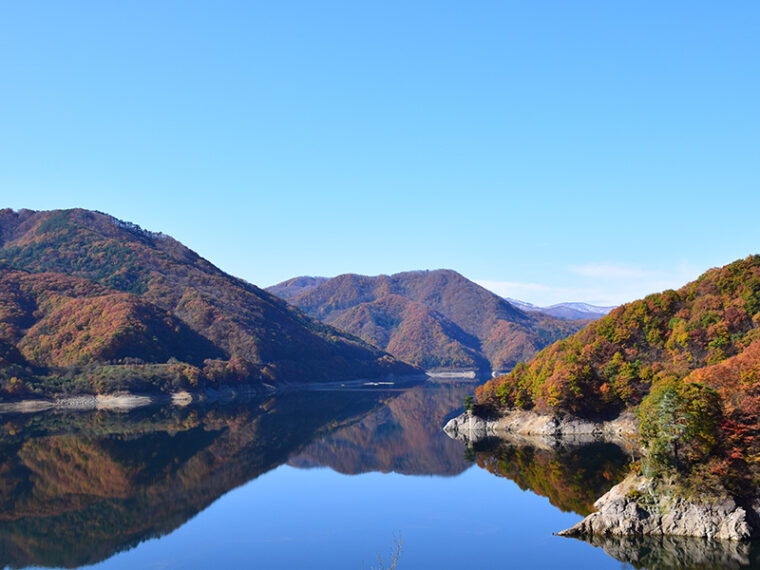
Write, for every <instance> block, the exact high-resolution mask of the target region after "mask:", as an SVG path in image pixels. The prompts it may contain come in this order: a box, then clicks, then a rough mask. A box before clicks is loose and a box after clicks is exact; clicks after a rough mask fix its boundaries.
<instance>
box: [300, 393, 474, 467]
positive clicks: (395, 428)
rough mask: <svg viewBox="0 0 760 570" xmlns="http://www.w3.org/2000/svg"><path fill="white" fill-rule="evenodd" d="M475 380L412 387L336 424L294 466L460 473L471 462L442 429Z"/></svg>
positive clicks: (460, 447) (304, 451) (458, 444)
mask: <svg viewBox="0 0 760 570" xmlns="http://www.w3.org/2000/svg"><path fill="white" fill-rule="evenodd" d="M472 386H473V385H472V383H471V382H445V383H435V382H427V383H425V384H423V385H421V386H417V387H415V388H412V389H410V390H406V391H405V392H404V393H402V394H400V395H399V396H398V397H397V398H393V399H392V400H389V401H388V402H387V404H386V405H385V406H383V407H381V408H379V409H378V410H376V411H374V412H372V413H371V414H368V415H366V416H365V417H363V418H362V419H361V420H359V421H357V422H355V423H353V424H351V425H349V426H346V427H344V428H342V429H340V430H336V431H334V432H333V433H331V434H330V435H328V436H327V437H325V438H322V439H319V440H318V441H315V442H314V443H313V444H312V445H310V446H309V447H307V448H306V449H305V450H303V451H302V452H300V453H299V454H298V455H297V456H294V457H292V458H291V459H290V461H289V464H290V465H293V466H294V467H301V468H307V467H315V466H327V467H330V468H332V469H334V470H335V471H338V472H340V473H348V474H356V473H366V472H369V471H381V472H384V473H387V472H390V471H394V472H396V473H404V474H407V475H457V474H459V473H461V472H463V471H464V470H465V469H467V468H468V467H470V463H468V462H467V461H466V460H465V458H464V454H463V450H462V444H461V443H459V442H458V441H454V440H452V439H450V438H448V437H446V435H444V434H443V433H442V432H441V429H440V427H439V426H440V425H441V424H442V423H443V422H444V420H445V419H446V417H447V416H449V415H450V414H451V413H453V412H456V411H457V410H459V409H461V406H462V398H464V396H466V395H467V394H470V393H471V392H472Z"/></svg>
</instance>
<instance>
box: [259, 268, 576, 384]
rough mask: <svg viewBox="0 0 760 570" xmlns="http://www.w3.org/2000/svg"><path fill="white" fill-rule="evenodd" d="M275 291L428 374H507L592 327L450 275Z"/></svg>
mask: <svg viewBox="0 0 760 570" xmlns="http://www.w3.org/2000/svg"><path fill="white" fill-rule="evenodd" d="M269 290H270V291H272V292H275V293H277V294H280V295H282V296H283V297H284V298H286V299H288V301H289V302H290V303H292V304H294V305H296V306H297V307H299V308H301V309H303V310H304V311H305V312H306V313H307V314H308V315H310V316H312V317H314V318H316V319H320V320H321V321H323V322H326V323H329V324H331V325H333V326H335V327H338V328H339V329H341V330H345V331H346V332H349V333H351V334H353V335H356V336H358V337H360V338H361V339H363V340H365V341H367V342H369V343H372V344H374V345H375V346H378V347H380V348H382V349H384V350H386V351H388V352H390V353H391V354H393V355H394V356H395V357H397V358H400V359H402V360H404V361H406V362H410V363H412V364H414V365H416V366H420V367H422V368H425V369H436V368H460V369H461V368H477V369H482V370H491V369H493V370H508V369H511V368H512V367H513V366H514V365H515V364H517V363H518V362H520V361H521V360H527V359H528V358H530V357H532V356H533V355H535V354H536V353H537V352H538V351H539V350H540V349H541V348H543V347H545V346H546V345H548V344H550V343H552V342H554V341H555V340H558V339H560V338H564V337H566V336H567V335H569V334H572V333H573V332H575V331H577V330H578V329H579V328H581V326H582V325H584V324H586V323H585V321H584V322H578V321H565V320H560V319H554V318H552V317H549V316H546V315H543V314H541V313H526V312H524V311H521V310H520V309H518V308H516V307H514V306H513V305H511V304H510V303H508V302H507V301H506V300H505V299H502V298H501V297H499V296H498V295H495V294H494V293H492V292H490V291H488V290H486V289H484V288H483V287H481V286H479V285H477V284H476V283H473V282H472V281H470V280H468V279H466V278H465V277H463V276H462V275H460V274H458V273H456V272H455V271H450V270H445V269H441V270H436V271H410V272H405V273H397V274H395V275H379V276H375V277H370V276H366V275H353V274H346V275H340V276H338V277H334V278H332V279H327V280H325V279H324V278H313V277H299V278H295V279H291V280H289V281H286V282H284V283H281V284H279V285H275V286H274V287H270V288H269Z"/></svg>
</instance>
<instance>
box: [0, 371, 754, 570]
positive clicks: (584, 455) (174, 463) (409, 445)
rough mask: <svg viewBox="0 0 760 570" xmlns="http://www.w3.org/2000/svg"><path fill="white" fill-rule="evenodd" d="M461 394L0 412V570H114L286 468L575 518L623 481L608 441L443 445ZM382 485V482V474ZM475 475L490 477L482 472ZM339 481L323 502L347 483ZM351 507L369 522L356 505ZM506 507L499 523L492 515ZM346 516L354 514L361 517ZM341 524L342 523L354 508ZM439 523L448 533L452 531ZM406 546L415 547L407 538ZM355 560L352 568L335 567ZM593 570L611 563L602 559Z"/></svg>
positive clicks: (351, 393) (439, 499)
mask: <svg viewBox="0 0 760 570" xmlns="http://www.w3.org/2000/svg"><path fill="white" fill-rule="evenodd" d="M472 390H473V384H472V383H471V382H423V383H418V384H415V385H409V386H405V387H401V388H396V387H375V388H355V389H341V390H313V391H308V392H302V393H293V394H286V395H281V396H278V397H276V398H271V399H269V400H266V401H259V402H247V403H236V404H225V405H212V406H195V407H194V406H190V407H186V408H179V407H155V408H143V409H138V410H133V411H131V412H115V411H99V412H54V413H50V412H48V413H41V414H34V415H27V416H23V415H17V416H0V566H10V567H23V566H29V565H34V566H56V567H72V568H73V567H78V566H82V565H88V564H94V563H97V562H100V561H106V560H108V561H109V562H108V564H110V563H112V562H114V560H116V559H117V558H118V557H115V556H114V555H115V554H116V553H119V552H123V551H127V550H131V549H135V550H137V551H139V550H140V549H141V548H143V546H142V545H141V546H140V547H138V548H135V547H137V545H138V544H140V543H141V542H143V541H145V540H146V539H149V538H158V537H165V538H164V540H166V539H168V538H169V536H167V535H170V536H174V535H177V534H178V533H179V532H180V531H177V532H174V531H175V530H177V529H178V528H179V527H181V526H183V525H185V523H186V522H187V521H189V520H190V519H192V518H194V517H195V521H194V524H196V525H200V526H201V532H204V531H206V529H208V528H209V527H208V526H203V525H204V524H205V525H208V524H209V523H208V522H203V520H205V519H203V516H198V517H196V515H198V514H199V513H201V512H202V511H211V510H213V509H207V507H209V506H210V505H211V504H212V503H215V502H217V499H219V498H220V497H221V496H222V495H224V494H226V493H227V492H228V491H230V490H232V489H235V488H236V487H240V486H241V485H244V484H246V483H248V482H250V481H252V480H254V479H257V478H258V477H259V476H260V475H262V474H264V473H267V472H270V471H272V470H274V469H275V468H277V467H280V466H284V465H285V464H288V465H289V466H291V467H296V468H298V469H292V470H291V472H292V473H303V474H304V476H306V477H310V478H311V479H313V478H314V477H313V476H311V475H309V473H313V474H314V475H317V473H315V472H310V471H304V468H314V467H329V468H330V469H331V470H333V471H335V472H338V473H343V474H350V475H355V474H360V473H368V472H382V473H391V472H393V473H396V474H400V475H399V476H405V475H427V476H429V475H436V476H443V477H439V478H438V479H437V480H438V481H441V482H443V481H450V482H451V483H450V484H449V483H447V484H446V485H445V486H441V484H437V483H436V484H434V482H433V481H432V480H431V481H430V482H429V483H426V482H425V481H420V484H419V485H421V484H422V483H424V485H422V486H421V487H420V486H419V485H415V488H418V487H419V488H420V489H430V497H429V499H430V500H432V501H434V503H427V504H428V505H433V504H437V503H441V504H445V503H446V501H449V500H450V499H451V498H452V497H457V496H460V495H464V494H468V493H471V492H473V491H474V489H473V488H472V486H471V484H469V483H466V481H465V480H468V477H466V476H467V475H468V474H466V473H465V471H467V470H468V469H470V468H471V467H473V466H477V467H475V469H474V470H472V471H469V474H476V473H474V472H480V473H483V474H485V471H482V470H481V469H479V468H482V469H485V470H487V471H489V472H490V473H493V474H495V475H497V476H499V477H504V478H507V479H511V480H512V481H514V482H515V483H516V484H517V486H519V488H520V489H523V490H530V491H532V492H533V493H535V494H536V495H539V496H544V497H548V499H549V501H550V502H551V504H552V505H554V506H555V507H558V508H559V509H560V510H562V511H571V512H574V513H578V514H585V513H587V512H589V510H590V509H591V505H592V503H593V501H594V500H595V499H596V498H597V497H599V496H600V495H601V494H603V493H604V492H606V491H607V489H609V487H611V486H612V485H613V484H614V483H616V482H617V481H618V480H619V479H620V478H621V477H622V476H623V475H624V473H625V471H626V469H627V466H628V462H629V457H628V455H627V454H626V453H625V452H624V450H623V449H621V448H619V447H617V446H615V445H613V444H608V443H591V444H589V445H580V444H577V445H576V444H572V443H568V442H565V443H564V444H562V445H560V444H557V442H552V441H544V440H532V439H531V440H528V439H516V440H514V441H503V440H502V441H499V442H498V443H496V444H493V443H488V442H486V443H484V444H482V445H481V446H479V447H478V448H476V449H470V450H467V449H466V448H465V447H464V446H463V445H462V444H461V443H459V442H457V441H454V440H452V439H449V438H448V437H447V436H446V434H445V433H443V431H442V430H441V426H442V425H443V424H444V423H445V421H446V420H447V419H448V418H450V417H451V416H452V415H454V414H455V413H457V412H458V411H459V409H460V406H461V402H462V399H463V397H464V396H465V395H467V394H470V393H472ZM285 469H288V467H285ZM299 470H300V471H299ZM278 472H279V471H278ZM319 473H329V472H327V471H325V470H323V471H320V472H319ZM456 475H461V477H454V476H456ZM336 476H338V475H336ZM320 477H324V476H323V475H320ZM338 477H342V476H338ZM390 477H391V476H383V480H384V481H385V480H388V479H389V478H390ZM402 478H404V479H406V480H409V478H408V477H402ZM486 478H487V479H488V480H489V481H492V482H493V483H497V481H495V480H494V479H493V478H491V477H489V476H487V474H486ZM351 479H352V480H357V479H358V478H351ZM455 479H456V481H455ZM469 479H471V477H469ZM479 479H482V477H479ZM459 480H462V482H461V483H459V482H458V481H459ZM261 483H262V481H257V482H255V483H253V485H254V486H257V485H258V486H260V484H261ZM338 483H339V486H337V487H334V488H333V492H339V491H336V489H340V488H342V487H343V486H344V485H345V484H344V483H340V482H338ZM380 483H381V482H380V481H379V480H374V479H368V480H367V481H366V483H364V484H363V485H366V489H367V491H366V493H368V495H367V497H368V498H369V495H371V494H373V493H375V492H378V493H380V492H381V491H379V490H378V489H380V488H385V487H384V486H383V485H381V484H380ZM480 486H481V487H483V481H481V484H480ZM486 487H490V485H486ZM246 488H249V487H248V486H246ZM291 488H292V487H291ZM362 488H365V487H362ZM444 489H449V491H444ZM501 489H503V491H500V490H501ZM376 490H377V491H376ZM515 490H516V489H515ZM385 492H387V490H386V491H385ZM483 492H487V493H494V492H496V493H497V494H498V493H502V492H503V493H504V499H506V500H510V501H513V504H515V503H514V501H515V500H517V499H515V498H511V499H510V498H509V497H511V495H510V493H511V491H510V486H508V485H505V486H501V485H496V488H495V491H494V490H492V491H485V490H484V491H483ZM443 493H445V494H443ZM452 493H454V494H453V495H452ZM517 493H518V494H519V491H517ZM491 496H492V495H491ZM273 498H274V500H275V503H277V502H278V501H279V503H277V504H280V505H281V506H282V508H283V509H284V510H290V509H292V508H293V507H296V508H295V509H294V510H293V515H292V516H294V517H299V516H303V515H304V512H300V511H299V509H301V508H306V507H305V506H304V503H303V501H304V498H303V497H301V503H300V504H298V505H297V506H296V505H291V504H290V502H289V501H291V500H292V499H291V497H290V495H289V493H288V491H287V490H286V491H284V494H283V495H277V496H276V497H273ZM335 499H336V500H339V499H340V498H339V497H335ZM425 500H428V499H425ZM531 504H535V501H533V502H532V503H531ZM250 508H252V509H254V510H253V511H251V516H254V517H255V516H258V511H257V510H255V509H256V507H255V506H253V505H251V506H250ZM259 508H261V504H259ZM356 508H360V509H364V511H365V512H366V509H367V505H366V504H365V505H363V506H362V505H358V506H357V507H356ZM413 508H414V507H413V506H411V505H410V509H413ZM427 508H431V507H427ZM501 508H502V509H503V508H504V507H501ZM531 508H537V509H539V511H536V513H537V516H540V517H554V516H557V517H558V520H559V519H562V517H566V515H554V514H552V513H551V512H549V511H554V512H557V513H558V512H559V511H556V509H552V507H549V506H548V505H547V506H546V507H542V506H541V505H538V504H535V506H534V507H531ZM545 509H549V511H546V510H545ZM458 510H459V508H456V507H455V508H454V510H453V511H441V512H437V513H433V514H431V516H435V517H437V519H436V520H441V517H443V516H448V513H450V516H452V517H454V518H455V519H456V518H457V517H458V516H459V514H458ZM502 512H504V511H500V512H499V513H494V516H495V517H497V518H498V517H502V514H501V513H502ZM419 513H420V511H419V507H417V508H416V510H415V511H414V512H412V511H409V512H408V513H402V512H395V513H392V514H391V518H392V519H393V520H394V521H400V520H402V518H403V517H404V516H406V517H410V516H411V517H416V516H418V515H419ZM444 513H446V514H445V515H444ZM522 513H523V514H525V511H522ZM538 513H544V514H540V515H538ZM204 514H205V513H204ZM354 514H355V515H356V517H357V520H362V519H361V517H360V516H359V513H358V511H357V512H354ZM504 514H506V512H504ZM316 516H319V515H316ZM346 516H348V517H352V512H351V511H349V512H348V513H346ZM511 516H512V517H515V518H516V517H520V516H521V514H520V513H511ZM199 519H201V520H200V521H199ZM222 520H224V519H222ZM562 520H563V523H562V524H565V523H564V520H565V519H562ZM288 521H291V522H288ZM296 521H297V519H288V518H286V519H284V520H283V524H284V525H285V528H287V527H288V525H292V524H297V523H296ZM217 524H218V523H217ZM222 524H224V523H222ZM264 524H266V523H264ZM393 524H397V523H395V522H394V523H393ZM415 524H416V523H415ZM445 524H449V523H445ZM471 524H472V523H468V526H469V525H471ZM485 524H486V525H490V524H491V523H488V522H486V523H485ZM512 524H518V523H517V521H514V522H509V521H506V520H505V521H504V523H503V526H504V529H508V528H512V527H510V525H512ZM542 524H547V523H546V522H544V523H542ZM551 524H552V525H554V524H557V525H559V524H560V523H559V522H557V523H554V522H552V523H551ZM522 526H523V527H525V525H524V524H523V525H522ZM408 528H409V529H410V530H409V535H408V536H409V539H408V540H409V541H410V546H409V551H408V552H405V554H404V555H403V556H402V562H405V563H406V564H409V567H415V558H414V557H415V552H414V547H417V548H422V549H423V551H422V552H421V553H418V554H417V556H420V557H421V558H422V559H423V560H424V559H425V558H426V556H430V555H431V551H430V550H429V549H427V548H428V547H425V546H423V544H425V541H427V540H429V541H433V542H437V541H439V540H441V538H440V536H441V532H442V530H441V528H442V527H436V526H431V527H430V531H429V534H428V535H424V536H423V535H419V536H417V537H416V538H412V537H414V536H415V535H414V534H413V532H417V531H414V530H413V529H414V528H421V527H419V526H410V527H408ZM443 528H446V529H447V530H446V532H448V528H449V527H448V526H445V527H443ZM487 528H491V529H498V527H493V526H487ZM525 528H527V527H525ZM551 528H552V529H553V530H560V529H561V528H562V527H560V526H557V527H556V528H555V527H554V526H552V527H551ZM219 530H220V533H221V534H222V535H224V533H227V532H230V533H233V534H234V531H233V530H232V529H228V528H227V527H225V528H221V529H219ZM420 532H421V531H420ZM489 532H493V531H489ZM504 532H515V531H514V530H511V531H507V530H505V531H504ZM526 532H527V531H526ZM531 532H533V531H531ZM390 536H391V535H390V534H389V535H388V540H390ZM546 536H548V537H551V531H546V530H542V531H541V533H540V535H536V538H535V539H531V540H538V541H543V540H545V537H546ZM551 538H552V539H554V537H551ZM404 539H405V540H407V536H405V537H404ZM413 540H415V541H416V544H411V542H412V541H413ZM443 540H446V539H443ZM522 540H524V539H518V540H517V543H519V542H520V541H522ZM159 542H161V541H159ZM517 543H516V544H515V548H517V547H518V546H519V545H518V544H517ZM574 543H576V542H575V541H572V540H568V539H560V538H557V539H556V542H552V544H553V545H555V546H554V547H553V548H557V549H560V550H561V549H563V548H565V545H570V546H572V545H573V544H574ZM591 543H592V544H593V545H594V546H601V547H602V548H604V550H605V551H606V552H608V554H609V555H610V556H612V557H614V558H617V559H619V560H623V561H625V562H628V563H630V564H633V565H634V566H635V567H637V568H639V567H649V566H641V564H649V562H650V561H652V562H656V564H654V565H653V566H651V567H659V566H657V565H658V564H660V565H662V563H663V561H667V560H669V558H668V556H670V554H669V553H671V552H674V551H675V552H680V551H679V550H678V548H679V546H678V545H676V546H673V544H674V543H670V542H668V543H664V542H663V543H660V544H657V543H654V542H652V541H650V542H649V543H646V544H645V545H643V546H641V547H631V546H629V545H627V544H625V545H624V546H620V544H621V543H620V541H618V542H615V541H607V542H604V543H598V542H594V541H591ZM153 544H155V543H153ZM183 544H186V543H183ZM210 547H211V548H212V549H213V548H214V545H213V544H211V546H210ZM270 548H271V546H270ZM367 548H368V549H370V548H372V549H374V547H370V546H367ZM521 548H522V550H524V549H525V548H524V546H523V547H521ZM426 549H427V550H426ZM339 550H340V547H339V548H338V551H339ZM588 550H589V551H590V552H589V553H587V554H581V555H582V556H583V557H584V560H586V559H594V556H595V553H594V552H592V551H594V550H595V549H588ZM734 550H735V551H731V552H730V553H728V554H725V553H724V552H723V551H722V550H720V548H718V549H717V550H716V549H715V548H713V549H712V550H710V548H703V549H702V551H704V552H706V553H707V554H706V556H707V559H708V560H713V561H714V560H720V561H730V562H731V563H732V564H735V563H738V562H736V561H740V562H741V561H742V560H748V561H749V560H756V559H757V557H756V556H755V557H753V556H752V552H753V551H752V550H751V549H749V547H748V548H747V549H744V547H743V546H742V547H739V546H736V548H735V549H734ZM239 552H241V554H240V555H241V556H243V557H244V559H246V558H245V557H246V556H251V554H250V553H248V552H247V551H239ZM262 552H265V551H264V550H259V551H258V553H259V555H260V554H261V553H262ZM375 552H377V551H376V550H375ZM547 552H549V551H547ZM563 552H564V551H563ZM599 552H600V553H601V551H599ZM368 553H369V554H372V553H373V552H372V550H369V551H368ZM621 553H623V554H626V556H627V558H626V557H625V556H622V555H621ZM495 555H498V553H495ZM468 556H469V557H471V556H472V555H471V554H470V555H468ZM547 556H548V554H547ZM673 556H675V555H673ZM673 556H671V558H672V557H673ZM348 557H349V554H348V553H347V554H346V559H348ZM602 557H603V558H605V559H606V557H604V555H602ZM352 560H356V559H355V558H353V559H352ZM452 561H453V559H452ZM200 562H201V559H199V560H198V563H199V564H200ZM417 562H419V560H417ZM610 562H612V561H611V560H610ZM740 562H739V563H740ZM343 563H345V560H344V561H343ZM282 564H286V562H282ZM175 565H176V563H175ZM444 565H445V564H444ZM222 566H224V564H222ZM359 566H360V564H358V563H357V564H353V562H349V563H346V564H345V566H342V567H359ZM539 566H540V565H539ZM594 566H595V567H606V566H604V565H601V566H600V565H599V564H598V563H596V564H595V565H594ZM267 567H268V566H267ZM284 567H287V566H284ZM728 567H741V566H728Z"/></svg>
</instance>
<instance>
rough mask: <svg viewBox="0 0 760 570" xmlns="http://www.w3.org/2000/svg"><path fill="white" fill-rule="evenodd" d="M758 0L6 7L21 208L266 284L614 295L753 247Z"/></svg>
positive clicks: (757, 195) (758, 177) (0, 100)
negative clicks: (165, 237) (132, 228)
mask: <svg viewBox="0 0 760 570" xmlns="http://www.w3.org/2000/svg"><path fill="white" fill-rule="evenodd" d="M759 20H760V4H758V3H756V2H732V3H728V4H716V3H712V2H694V1H691V2H668V3H662V2H637V3H627V4H624V3H619V2H614V3H613V2H533V3H527V2H519V3H518V2H478V3H462V2H446V1H436V2H408V1H404V2H330V1H326V2H287V1H284V2H268V3H263V2H262V3H256V2H224V1H222V2H192V1H182V2H168V1H162V2H153V1H151V2H139V1H133V2H125V3H115V2H78V1H68V2H53V1H50V2H41V1H34V0H31V1H24V2H3V3H2V4H0V192H2V200H1V202H2V205H3V206H7V207H12V208H16V209H18V208H22V207H27V208H33V209H50V208H64V207H73V206H79V207H85V208H91V209H97V210H102V211H105V212H108V213H111V214H113V215H115V216H117V217H119V218H122V219H126V220H130V221H133V222H136V223H138V224H140V225H142V226H143V227H146V228H147V229H150V230H154V231H163V232H165V233H168V234H171V235H173V236H174V237H176V238H177V239H179V240H180V241H182V242H183V243H185V244H186V245H188V246H189V247H191V248H193V249H195V250H196V251H198V252H199V253H200V254H201V255H203V256H205V257H207V258H209V259H210V260H211V261H212V262H214V263H215V264H217V265H218V266H220V267H221V268H222V269H224V270H226V271H229V272H231V273H233V274H235V275H238V276H241V277H243V278H245V279H248V280H249V281H251V282H253V283H256V284H258V285H261V286H267V285H271V284H274V283H276V282H278V281H281V280H284V279H286V278H288V277H291V276H295V275H301V274H311V275H326V276H331V275H336V274H339V273H345V272H355V273H367V274H378V273H393V272H397V271H403V270H410V269H425V268H430V269H434V268H440V267H446V268H451V269H455V270H457V271H460V272H461V273H463V274H464V275H466V276H468V277H470V278H472V279H476V280H478V281H480V282H483V283H485V284H487V285H488V286H489V287H491V288H492V289H494V290H496V291H498V292H501V293H504V294H506V295H510V296H514V297H518V298H522V299H525V300H527V301H531V302H535V303H538V304H548V303H552V302H557V301H560V300H583V301H588V302H594V303H599V304H613V303H619V302H623V301H626V300H631V299H633V298H636V297H639V296H642V295H644V294H646V293H648V292H651V291H655V290H658V289H662V288H665V287H675V286H679V285H681V284H683V283H684V282H686V281H687V280H689V279H692V278H694V277H696V276H697V275H698V274H700V273H701V272H702V271H704V270H705V269H707V268H709V267H713V266H717V265H723V264H725V263H728V262H730V261H732V260H734V259H736V258H740V257H745V256H746V255H748V254H750V253H758V252H759V249H760V248H758V238H760V224H758V211H759V210H760V208H759V207H760V191H759V184H758V182H760V160H759V157H760V148H759V147H760V145H759V144H758V136H759V135H758V133H760V113H758V101H760V40H759V39H758V35H757V29H758V25H759V24H760V21H759Z"/></svg>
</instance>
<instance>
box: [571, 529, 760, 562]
mask: <svg viewBox="0 0 760 570" xmlns="http://www.w3.org/2000/svg"><path fill="white" fill-rule="evenodd" d="M580 540H584V541H586V542H588V543H589V544H591V545H592V546H596V547H599V548H602V549H604V551H605V552H606V553H607V554H609V555H610V556H612V557H613V558H616V559H617V560H619V561H621V562H624V563H627V564H630V565H631V566H633V567H634V568H637V569H644V568H646V569H650V568H651V569H654V568H656V569H657V570H660V569H663V570H667V569H670V568H672V569H676V568H677V569H679V570H680V569H683V568H705V569H707V568H725V569H739V568H760V545H758V544H757V543H755V542H737V541H733V540H707V539H703V538H692V537H685V536H638V537H633V536H588V537H583V538H581V539H580Z"/></svg>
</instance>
